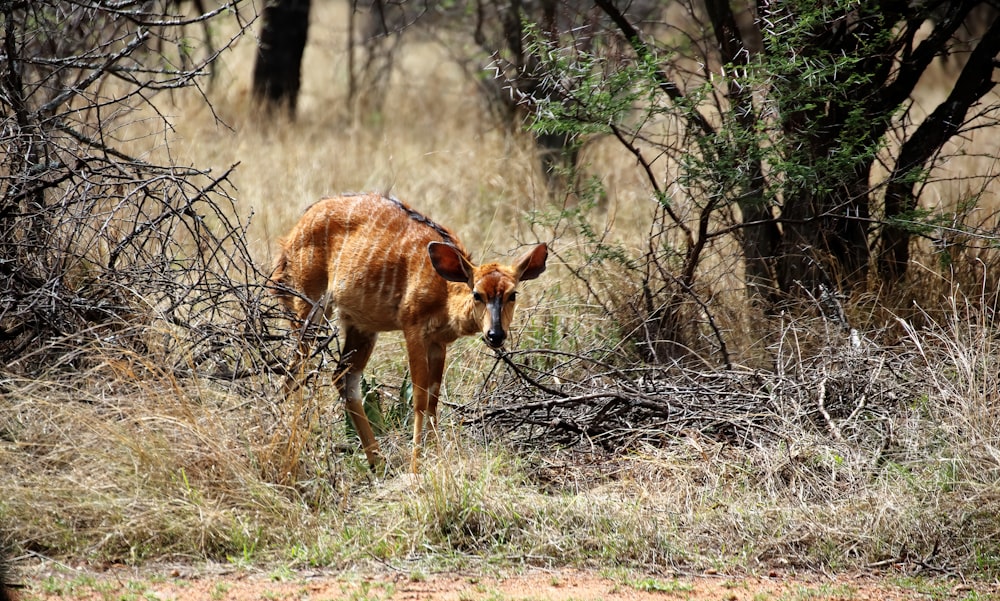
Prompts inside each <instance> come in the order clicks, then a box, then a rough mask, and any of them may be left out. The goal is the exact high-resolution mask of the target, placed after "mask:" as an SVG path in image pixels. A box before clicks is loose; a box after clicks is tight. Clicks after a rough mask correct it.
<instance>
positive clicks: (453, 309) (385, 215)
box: [271, 193, 548, 474]
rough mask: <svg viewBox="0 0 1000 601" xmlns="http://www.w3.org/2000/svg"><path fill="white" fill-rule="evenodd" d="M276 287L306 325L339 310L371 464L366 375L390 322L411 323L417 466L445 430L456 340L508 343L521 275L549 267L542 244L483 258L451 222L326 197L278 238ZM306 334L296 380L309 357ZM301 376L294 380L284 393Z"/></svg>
mask: <svg viewBox="0 0 1000 601" xmlns="http://www.w3.org/2000/svg"><path fill="white" fill-rule="evenodd" d="M278 246H279V251H278V253H277V257H276V259H275V263H274V268H273V270H272V274H271V284H272V285H271V291H272V292H273V293H274V294H275V295H276V296H277V297H278V299H279V301H280V302H281V304H282V305H283V306H284V307H285V308H286V309H287V310H288V311H289V312H290V313H291V314H292V317H291V318H290V319H291V323H292V325H293V327H299V328H302V331H303V332H305V330H306V329H307V328H308V326H310V325H315V324H317V323H318V322H319V320H321V319H324V318H326V319H329V318H331V317H332V309H333V308H336V310H337V313H338V316H337V317H338V321H339V327H340V336H341V337H342V339H343V340H342V343H341V348H340V358H339V361H338V364H337V367H336V374H337V375H336V377H335V382H336V386H337V390H338V393H339V395H340V397H341V399H342V400H343V401H344V404H345V410H346V413H347V414H348V416H349V417H350V419H351V421H352V422H353V424H354V428H355V431H356V432H357V434H358V437H359V438H360V439H361V446H362V448H363V450H364V453H365V457H366V458H367V460H368V465H369V467H370V468H371V469H372V471H376V470H377V469H378V467H379V466H381V465H383V464H384V459H383V458H382V456H381V450H380V448H379V444H378V441H377V440H376V439H375V435H374V433H373V431H372V428H371V424H370V423H369V421H368V417H367V416H366V415H365V411H364V407H363V403H362V395H361V375H362V372H363V371H364V369H365V366H366V365H367V364H368V360H369V359H370V358H371V355H372V351H373V349H374V347H375V342H376V339H377V337H378V334H379V333H380V332H389V331H402V333H403V338H404V340H405V345H406V355H407V362H408V364H409V369H410V378H411V381H412V384H413V447H412V454H411V459H410V471H411V472H412V473H413V474H416V473H417V472H418V465H419V460H420V453H421V446H422V444H423V439H424V436H425V434H424V426H425V422H428V427H429V430H430V431H431V432H433V433H434V434H435V435H436V433H437V406H438V398H439V396H440V393H441V382H442V379H443V377H444V368H445V358H446V355H447V349H448V345H449V344H451V343H452V342H454V341H455V340H457V339H458V338H460V337H463V336H473V335H476V334H479V335H481V337H482V339H483V341H484V342H485V343H486V345H487V346H488V347H490V348H492V349H500V348H502V347H503V345H504V342H505V341H506V339H507V337H508V331H509V328H510V325H511V321H512V319H513V316H514V306H515V303H516V299H517V292H518V285H519V284H520V283H521V282H523V281H527V280H533V279H535V278H537V277H538V276H539V275H541V274H542V272H544V271H545V262H546V258H547V256H548V247H547V246H546V245H545V243H541V244H537V245H535V246H533V247H532V248H531V249H530V250H528V251H527V252H525V253H524V254H523V255H521V256H520V257H519V258H517V259H516V260H515V261H514V262H513V263H512V264H509V265H506V264H501V263H497V262H491V263H485V264H483V265H476V264H474V263H473V262H472V259H471V258H470V255H469V253H468V251H467V250H466V249H465V247H464V246H463V245H462V243H461V242H460V241H459V239H458V237H457V236H456V235H455V233H454V232H452V231H451V230H450V229H448V228H446V227H444V226H442V225H439V224H437V223H435V222H434V221H432V220H431V219H429V218H428V217H426V216H424V215H423V214H421V213H419V212H417V211H416V210H414V209H413V208H411V207H410V206H409V205H407V204H405V203H404V202H402V201H400V200H397V199H395V198H392V197H390V196H386V195H382V194H375V193H370V194H351V195H342V196H335V197H328V198H323V199H321V200H319V201H318V202H316V203H315V204H313V205H312V206H310V207H309V208H307V209H306V211H305V212H304V213H303V215H302V217H301V218H300V219H299V221H298V223H296V225H295V226H294V227H293V228H292V229H291V231H290V232H289V233H288V235H286V236H285V237H283V238H280V239H279V240H278ZM308 344H309V343H308V340H307V337H306V336H304V335H303V336H302V337H301V338H300V341H299V349H298V352H297V353H296V356H295V358H294V359H293V360H292V362H291V366H290V369H289V371H288V372H287V374H288V375H287V378H294V377H295V376H296V373H297V372H298V371H299V368H300V367H301V362H302V361H304V360H305V359H306V358H307V357H308V348H309V346H308ZM292 388H294V383H291V384H290V383H289V380H288V379H286V392H287V391H288V390H290V389H292Z"/></svg>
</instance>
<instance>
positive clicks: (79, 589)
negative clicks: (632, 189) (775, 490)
mask: <svg viewBox="0 0 1000 601" xmlns="http://www.w3.org/2000/svg"><path fill="white" fill-rule="evenodd" d="M36 575H37V576H40V578H39V579H38V580H35V581H34V582H29V583H28V586H27V588H26V589H25V590H24V591H22V599H23V600H24V601H34V600H54V599H73V600H80V601H89V600H97V601H107V600H114V601H129V600H132V599H135V600H147V601H168V600H177V601H181V600H184V601H227V600H229V601H251V600H262V601H271V600H301V601H334V600H341V599H343V600H348V601H390V600H391V601H409V600H420V601H598V600H601V601H626V600H627V601H651V600H657V601H669V600H670V599H696V600H700V601H770V600H774V601H779V600H787V601H798V600H829V601H834V600H836V601H890V600H892V601H896V600H900V601H902V600H910V599H969V600H973V599H974V600H980V599H1000V595H998V589H997V587H996V586H995V585H990V584H985V583H973V584H968V583H963V582H960V581H953V580H944V579H936V580H927V579H905V578H899V577H891V576H887V575H884V574H883V575H880V574H877V573H872V574H863V575H840V576H836V577H828V576H822V575H805V576H803V575H795V576H791V575H782V574H780V573H771V574H769V575H767V576H760V577H757V576H754V577H747V576H740V577H727V576H724V575H718V574H705V575H698V576H679V577H662V576H656V577H653V576H649V577H645V576H641V575H635V574H629V575H621V576H610V577H609V576H604V575H602V574H601V573H599V572H596V571H577V570H555V571H542V570H534V571H530V572H521V573H516V574H514V573H512V574H507V575H502V576H496V575H491V576H478V575H471V574H470V575H463V574H438V575H427V576H423V575H413V574H403V573H384V574H380V575H359V574H336V573H332V572H284V573H272V574H264V573H259V572H250V571H239V572H228V573H226V572H224V571H218V572H216V573H201V574H190V573H187V574H186V573H185V570H183V569H178V568H166V569H164V570H163V571H162V573H161V572H152V573H151V572H145V571H144V572H143V573H141V574H139V573H136V572H134V571H130V570H124V569H115V570H108V571H105V572H101V573H86V572H79V573H66V572H65V571H64V570H62V571H59V572H51V573H49V575H47V576H42V575H41V574H36Z"/></svg>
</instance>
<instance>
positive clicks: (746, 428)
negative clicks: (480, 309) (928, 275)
mask: <svg viewBox="0 0 1000 601" xmlns="http://www.w3.org/2000/svg"><path fill="white" fill-rule="evenodd" d="M897 360H898V359H895V358H894V359H890V358H889V356H888V355H882V354H876V353H862V352H856V351H853V350H844V351H843V352H839V351H829V352H827V353H826V354H824V355H823V356H821V357H818V358H816V359H815V360H814V361H812V362H810V363H806V364H801V365H799V366H797V368H796V369H795V370H794V371H788V372H783V373H778V372H771V373H768V372H763V371H747V370H742V371H741V370H717V371H697V370H693V369H688V368H681V367H670V368H664V367H652V366H642V367H638V368H635V369H627V370H626V369H617V368H615V367H612V366H611V365H608V364H606V363H603V362H601V361H599V360H595V359H592V358H589V357H582V356H569V355H557V354H555V353H552V352H548V351H521V352H517V353H512V354H509V355H503V356H501V357H500V358H499V359H498V361H503V363H504V369H503V373H502V374H500V377H499V378H496V377H495V378H494V380H495V387H494V388H493V389H492V391H490V392H487V393H486V394H485V395H484V397H485V402H479V403H476V404H474V405H470V406H465V407H462V408H460V409H459V412H460V413H461V415H462V416H463V418H464V421H465V423H467V424H468V425H470V426H471V427H473V428H476V429H480V430H481V431H482V433H483V434H484V435H485V436H487V437H490V438H494V439H498V440H505V441H509V442H510V443H512V444H513V445H515V446H517V447H522V448H525V447H527V448H553V447H562V448H569V449H573V448H578V449H580V450H587V451H589V450H593V449H597V448H599V449H601V450H603V451H605V452H620V451H627V450H629V449H634V448H636V447H637V446H638V445H640V444H653V445H663V444H666V443H668V442H669V441H671V440H673V439H677V438H679V437H685V436H692V435H698V436H702V437H707V438H710V439H713V440H718V441H722V442H726V443H728V444H734V445H740V446H757V445H760V446H764V445H768V444H772V443H780V442H789V441H788V440H787V439H788V437H789V436H793V434H792V433H797V432H804V431H806V432H811V433H813V434H815V435H819V436H823V437H829V438H830V439H832V440H837V441H854V442H859V443H861V442H863V443H864V445H865V446H866V447H869V448H871V447H874V448H875V449H882V448H884V447H886V446H887V445H888V444H889V443H890V441H891V428H890V426H889V417H890V415H891V414H892V412H893V409H894V408H898V407H899V406H900V403H902V402H905V401H906V400H907V399H909V398H910V397H911V396H912V393H908V392H907V386H906V382H905V381H904V380H905V378H904V377H903V376H901V375H899V373H900V370H898V369H895V368H894V366H893V365H891V364H890V363H891V362H893V361H897Z"/></svg>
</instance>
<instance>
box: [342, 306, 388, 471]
mask: <svg viewBox="0 0 1000 601" xmlns="http://www.w3.org/2000/svg"><path fill="white" fill-rule="evenodd" d="M343 328H344V347H343V348H342V349H341V355H340V356H341V359H340V364H339V365H338V366H337V373H338V379H337V389H338V390H339V391H340V397H341V398H342V399H344V405H345V407H346V409H347V414H348V415H349V416H350V417H351V422H353V423H354V429H355V430H356V431H357V433H358V437H360V438H361V447H362V448H363V449H364V451H365V457H367V458H368V466H369V467H371V469H372V470H375V469H377V468H378V467H379V466H381V465H382V463H383V462H384V460H383V459H382V454H381V451H380V449H379V445H378V441H377V440H375V433H374V432H373V431H372V426H371V423H369V421H368V416H367V415H365V407H364V402H363V399H362V396H361V373H362V372H363V371H364V369H365V366H366V365H368V360H369V359H370V358H371V356H372V350H374V348H375V341H376V340H377V339H378V334H375V333H370V332H362V331H360V330H358V329H357V328H355V327H354V326H352V325H349V324H344V325H343Z"/></svg>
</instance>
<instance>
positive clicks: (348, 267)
mask: <svg viewBox="0 0 1000 601" xmlns="http://www.w3.org/2000/svg"><path fill="white" fill-rule="evenodd" d="M432 241H438V242H441V241H444V242H450V243H451V244H453V245H454V246H456V247H458V248H460V249H462V246H461V243H460V242H459V241H458V239H457V238H456V237H455V235H454V234H453V233H452V232H451V231H450V230H448V229H446V228H444V227H443V226H440V225H438V224H436V223H434V222H433V221H431V220H429V219H428V218H426V217H424V216H423V215H421V214H420V213H418V212H417V211H415V210H413V209H411V208H410V207H408V206H407V205H405V204H404V203H402V202H400V201H398V200H396V199H393V198H387V197H385V196H382V195H379V194H365V195H352V196H338V197H333V198H324V199H323V200H320V201H319V202H317V203H316V204H314V205H313V206H311V207H310V208H309V209H307V210H306V212H305V214H304V215H303V216H302V219H300V220H299V223H298V224H297V225H296V226H295V228H294V229H293V230H292V232H291V233H290V234H289V236H288V237H287V238H286V239H285V240H284V241H283V242H282V244H283V248H284V251H283V255H284V259H285V261H286V267H285V269H286V271H287V272H288V276H286V282H285V283H286V284H287V285H290V286H292V287H294V288H296V289H298V290H300V291H302V292H303V293H304V294H305V295H306V296H308V297H309V298H312V299H313V300H316V299H318V298H319V297H320V296H321V295H322V294H323V293H324V292H329V293H330V295H331V298H332V301H333V303H334V304H335V305H337V307H338V309H339V310H340V314H341V318H342V319H345V320H347V321H349V322H351V323H353V324H355V325H357V326H358V327H360V328H362V329H365V330H368V331H385V330H395V329H400V327H401V324H400V319H401V316H400V315H401V312H403V311H414V310H419V308H420V307H424V306H429V305H431V304H434V303H444V300H445V298H446V295H447V284H446V282H445V280H444V279H443V278H441V277H440V276H439V275H438V274H437V273H436V272H435V271H434V268H433V266H432V265H431V262H430V258H429V256H428V254H427V245H428V243H430V242H432ZM462 250H463V252H465V251H464V249H462Z"/></svg>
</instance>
